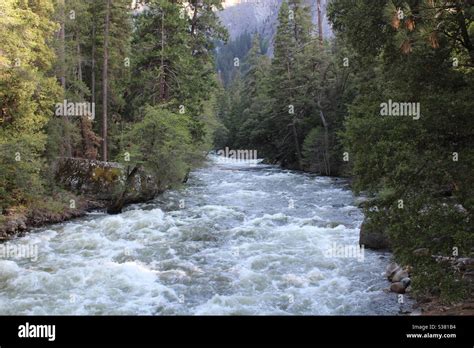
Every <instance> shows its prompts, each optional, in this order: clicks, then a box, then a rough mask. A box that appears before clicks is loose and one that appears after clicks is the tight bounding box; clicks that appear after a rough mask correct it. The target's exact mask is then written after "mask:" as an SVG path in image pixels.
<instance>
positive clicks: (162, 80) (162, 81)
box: [160, 13, 166, 102]
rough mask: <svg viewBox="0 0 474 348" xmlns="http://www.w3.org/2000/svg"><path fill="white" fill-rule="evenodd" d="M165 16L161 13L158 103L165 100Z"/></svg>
mask: <svg viewBox="0 0 474 348" xmlns="http://www.w3.org/2000/svg"><path fill="white" fill-rule="evenodd" d="M165 88H166V86H165V14H164V13H161V74H160V101H161V102H163V101H164V100H165V98H166V92H165Z"/></svg>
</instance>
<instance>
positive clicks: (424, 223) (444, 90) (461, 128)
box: [329, 0, 474, 301]
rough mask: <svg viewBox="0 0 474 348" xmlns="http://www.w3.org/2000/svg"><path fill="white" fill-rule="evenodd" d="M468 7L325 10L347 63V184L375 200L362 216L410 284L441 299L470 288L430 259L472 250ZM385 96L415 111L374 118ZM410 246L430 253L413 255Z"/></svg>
mask: <svg viewBox="0 0 474 348" xmlns="http://www.w3.org/2000/svg"><path fill="white" fill-rule="evenodd" d="M398 9H402V10H403V11H404V16H403V17H402V18H398V16H396V12H397V11H398ZM468 9H469V6H467V5H466V4H464V3H461V2H459V3H456V5H455V6H454V7H449V6H448V5H446V4H444V3H442V2H440V1H431V2H430V1H407V2H401V1H393V2H392V1H382V2H378V3H377V4H374V3H372V2H370V3H369V2H368V1H361V0H360V1H356V2H355V4H349V3H348V2H346V1H343V0H335V1H333V2H332V3H331V5H330V10H329V16H330V18H331V20H332V22H333V24H334V27H335V28H336V30H337V32H336V35H337V36H338V38H339V39H340V41H339V42H340V44H342V45H344V50H345V51H348V54H349V55H348V56H350V57H352V58H351V61H352V62H354V61H355V64H354V66H353V67H351V70H352V73H353V78H352V81H351V82H350V84H351V86H350V87H349V89H348V91H349V93H350V94H348V95H347V97H348V98H349V99H348V102H349V107H348V117H347V118H346V121H345V130H344V131H343V132H342V133H341V134H342V136H343V139H344V142H343V143H344V147H345V148H346V149H347V150H348V152H349V154H350V158H351V161H350V162H351V163H350V165H351V169H352V174H353V175H354V177H355V181H354V187H355V189H356V191H365V192H366V193H368V194H372V195H375V196H376V197H377V199H375V200H373V201H372V203H371V204H369V206H368V210H367V212H366V213H367V215H368V216H369V217H370V219H371V221H373V223H375V224H376V225H377V226H379V228H382V227H383V228H384V229H385V230H386V231H387V233H388V235H389V236H390V238H391V240H392V242H393V243H392V244H393V248H394V253H395V256H396V258H397V259H398V260H399V261H400V262H402V263H404V264H410V265H412V266H413V269H414V280H415V281H414V282H413V286H414V290H415V291H416V292H417V293H418V294H424V295H426V294H429V293H431V294H436V295H440V296H441V297H442V298H443V299H445V300H446V301H452V300H459V299H461V298H463V297H466V296H469V294H470V291H471V292H472V288H471V289H469V285H468V283H467V282H465V281H464V280H462V279H461V278H460V275H459V274H458V273H456V272H454V271H453V270H452V269H449V267H446V266H445V265H442V264H440V263H439V262H435V261H434V259H432V258H431V255H437V256H459V257H472V256H473V254H472V253H473V250H474V230H473V228H472V211H473V210H472V199H471V198H468V197H473V194H474V191H473V185H472V183H473V178H474V175H473V174H474V173H473V170H472V169H473V168H474V153H473V139H474V137H473V135H474V126H473V123H472V117H473V116H474V114H473V112H474V111H473V110H474V104H473V99H472V97H471V96H470V95H471V94H472V87H473V85H474V80H473V77H474V75H473V73H474V70H473V69H472V66H469V62H470V61H471V58H472V54H473V50H472V46H470V45H469V41H471V40H472V39H473V38H472V37H468V36H466V34H465V33H466V30H465V29H467V27H469V23H470V21H471V18H472V16H471V14H470V13H469V11H468ZM461 33H464V34H461ZM460 42H461V43H463V44H460ZM471 42H472V41H471ZM455 59H456V60H457V62H458V63H459V64H457V65H455V64H453V62H454V61H455ZM354 91H359V93H354ZM389 100H392V101H395V102H413V103H419V105H420V109H421V116H420V118H419V119H417V120H415V119H413V117H407V116H399V117H397V116H381V114H380V110H381V104H382V103H384V102H388V101H389ZM456 156H459V158H457V157H456ZM400 202H401V206H400ZM375 208H376V209H375ZM418 248H428V249H429V250H430V256H423V257H417V256H416V255H414V254H413V251H414V250H416V249H418ZM454 251H456V252H457V253H458V254H457V255H455V254H453V253H454Z"/></svg>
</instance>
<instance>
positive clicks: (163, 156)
mask: <svg viewBox="0 0 474 348" xmlns="http://www.w3.org/2000/svg"><path fill="white" fill-rule="evenodd" d="M143 115H144V116H143V120H142V121H141V122H139V123H136V124H135V125H133V127H132V128H131V130H130V131H129V132H127V134H126V136H125V139H126V142H127V143H128V146H127V151H128V152H129V153H130V159H131V162H132V163H136V164H138V165H142V166H144V167H145V169H146V170H147V172H149V173H151V174H152V175H153V176H154V177H155V179H156V180H157V182H158V185H159V187H160V188H166V187H169V185H172V184H176V183H179V182H181V181H182V179H183V178H184V176H185V175H186V173H187V171H188V170H189V166H190V163H192V162H193V161H195V160H194V159H195V158H196V157H198V156H202V155H201V154H199V153H198V152H197V151H196V149H195V147H194V146H193V143H192V136H191V132H190V130H189V123H190V120H189V118H188V117H186V116H185V115H181V114H177V113H172V112H170V111H168V110H165V109H162V108H160V107H152V106H146V107H145V108H144V111H143Z"/></svg>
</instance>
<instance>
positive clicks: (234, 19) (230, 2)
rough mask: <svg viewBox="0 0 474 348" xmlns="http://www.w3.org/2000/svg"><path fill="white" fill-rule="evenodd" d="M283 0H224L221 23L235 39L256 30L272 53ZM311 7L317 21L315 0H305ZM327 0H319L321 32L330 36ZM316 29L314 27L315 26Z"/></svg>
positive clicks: (220, 15) (314, 21)
mask: <svg viewBox="0 0 474 348" xmlns="http://www.w3.org/2000/svg"><path fill="white" fill-rule="evenodd" d="M282 1H283V0H226V1H225V3H224V10H223V11H221V12H219V17H220V19H221V21H222V23H223V24H224V25H225V26H226V27H227V30H228V31H229V34H230V38H231V39H235V38H237V37H238V36H240V35H241V34H243V33H245V32H248V33H255V32H258V33H259V34H260V35H261V36H262V37H263V38H264V39H267V40H269V49H268V54H269V55H272V54H273V38H274V36H275V33H276V28H277V24H278V23H277V18H278V11H279V9H280V5H281V3H282ZM305 1H306V3H307V4H308V5H309V6H310V7H311V13H312V18H313V23H314V24H316V23H317V10H316V3H317V0H305ZM326 5H327V0H321V11H322V14H323V18H324V20H323V34H324V36H325V37H331V36H332V30H331V26H330V24H329V22H328V20H327V18H326ZM315 29H316V28H315Z"/></svg>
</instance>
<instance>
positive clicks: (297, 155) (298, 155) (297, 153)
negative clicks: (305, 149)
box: [291, 119, 303, 170]
mask: <svg viewBox="0 0 474 348" xmlns="http://www.w3.org/2000/svg"><path fill="white" fill-rule="evenodd" d="M291 129H292V131H293V138H294V139H295V149H296V157H297V158H298V169H299V170H301V169H302V164H303V158H302V156H301V150H300V144H299V142H298V133H297V131H296V120H295V119H293V123H292V124H291Z"/></svg>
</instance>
